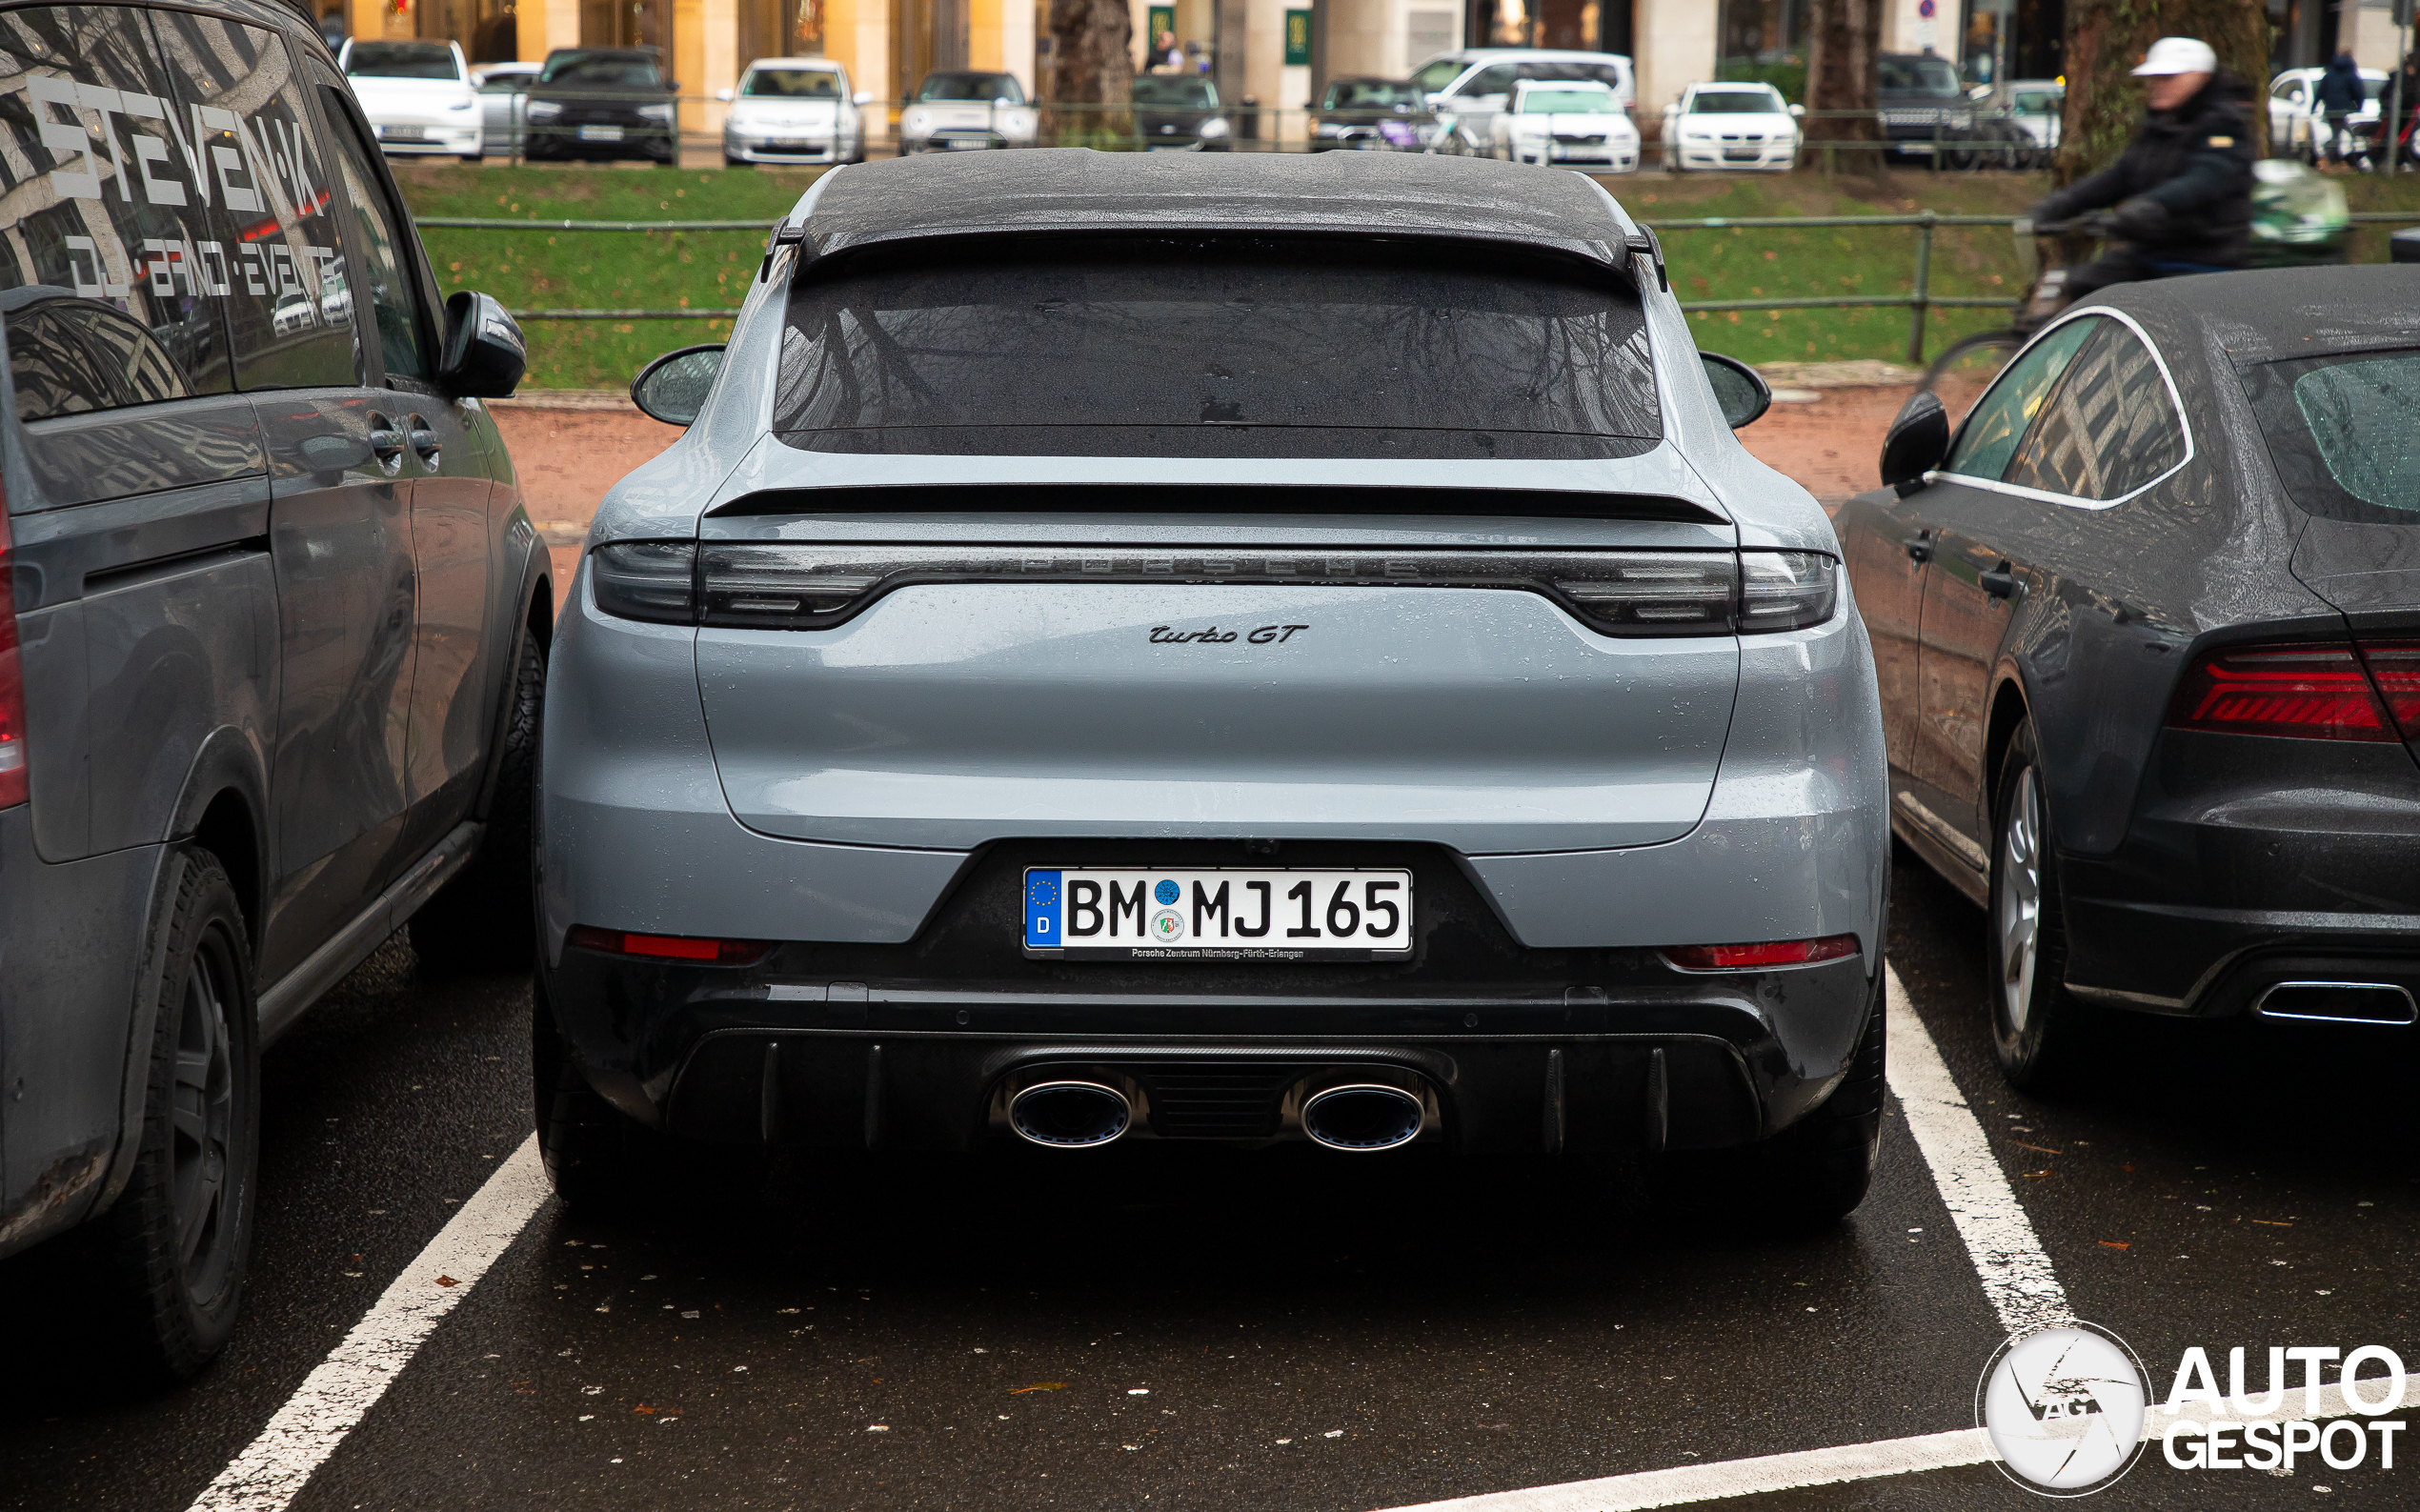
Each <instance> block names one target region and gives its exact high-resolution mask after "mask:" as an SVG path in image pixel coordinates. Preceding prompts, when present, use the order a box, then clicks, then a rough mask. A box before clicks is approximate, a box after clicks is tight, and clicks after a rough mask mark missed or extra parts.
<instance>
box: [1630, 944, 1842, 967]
mask: <svg viewBox="0 0 2420 1512" xmlns="http://www.w3.org/2000/svg"><path fill="white" fill-rule="evenodd" d="M1856 954H1857V937H1856V936H1854V935H1826V936H1825V937H1823V938H1821V939H1768V940H1765V941H1762V942H1761V943H1758V944H1754V945H1667V946H1665V947H1664V959H1666V960H1668V961H1670V962H1671V963H1672V964H1673V965H1675V966H1678V967H1680V968H1681V969H1682V970H1683V971H1749V970H1753V969H1756V968H1758V967H1765V966H1808V965H1812V964H1814V963H1815V962H1816V961H1819V960H1845V959H1846V958H1849V957H1851V956H1854V955H1856Z"/></svg>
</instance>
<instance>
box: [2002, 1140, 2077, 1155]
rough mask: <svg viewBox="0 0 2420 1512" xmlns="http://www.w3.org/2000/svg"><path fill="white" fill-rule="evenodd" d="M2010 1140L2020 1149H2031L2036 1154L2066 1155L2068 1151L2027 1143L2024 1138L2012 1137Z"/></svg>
mask: <svg viewBox="0 0 2420 1512" xmlns="http://www.w3.org/2000/svg"><path fill="white" fill-rule="evenodd" d="M2008 1142H2009V1143H2010V1144H2013V1145H2015V1146H2016V1147H2017V1148H2018V1149H2020V1150H2031V1151H2032V1152H2033V1153H2034V1154H2036V1155H2065V1154H2067V1151H2065V1150H2050V1149H2045V1148H2044V1147H2043V1146H2041V1145H2039V1144H2027V1143H2026V1142H2025V1141H2024V1140H2023V1139H2010V1140H2009V1141H2008Z"/></svg>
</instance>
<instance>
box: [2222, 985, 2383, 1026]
mask: <svg viewBox="0 0 2420 1512" xmlns="http://www.w3.org/2000/svg"><path fill="white" fill-rule="evenodd" d="M2252 1011H2253V1012H2254V1013H2256V1014H2258V1015H2260V1016H2261V1017H2262V1018H2300V1019H2304V1020H2307V1021H2309V1022H2311V1023H2328V1024H2408V1023H2413V1022H2420V1009H2416V1008H2415V1007H2414V1006H2413V1003H2412V1000H2411V994H2410V993H2409V992H2406V991H2405V990H2404V989H2402V988H2401V987H2398V986H2396V985H2395V984H2394V983H2392V982H2385V981H2281V982H2279V983H2277V984H2276V985H2275V986H2273V987H2271V988H2269V990H2268V991H2267V992H2265V993H2262V994H2261V995H2260V1000H2259V1001H2258V1002H2256V1003H2254V1004H2253V1005H2252Z"/></svg>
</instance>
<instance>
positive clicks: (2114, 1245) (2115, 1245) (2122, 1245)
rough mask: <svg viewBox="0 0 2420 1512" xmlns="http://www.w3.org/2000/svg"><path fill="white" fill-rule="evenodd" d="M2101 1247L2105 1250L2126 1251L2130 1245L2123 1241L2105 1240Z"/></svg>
mask: <svg viewBox="0 0 2420 1512" xmlns="http://www.w3.org/2000/svg"><path fill="white" fill-rule="evenodd" d="M2101 1247H2102V1248H2103V1249H2126V1248H2128V1243H2127V1242H2126V1241H2125V1240H2114V1239H2105V1240H2102V1241H2101Z"/></svg>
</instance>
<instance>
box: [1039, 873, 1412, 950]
mask: <svg viewBox="0 0 2420 1512" xmlns="http://www.w3.org/2000/svg"><path fill="white" fill-rule="evenodd" d="M1025 948H1026V950H1028V951H1029V952H1039V953H1047V954H1049V955H1053V956H1060V957H1074V958H1084V957H1104V958H1117V959H1121V960H1126V959H1136V960H1199V959H1202V958H1212V957H1220V958H1236V959H1244V960H1250V959H1265V960H1303V959H1326V960H1365V959H1368V958H1372V957H1380V956H1402V955H1408V954H1410V952H1411V948H1412V874H1411V873H1409V872H1402V871H1318V870H1289V869H1286V868H1281V867H1270V868H1267V869H1265V870H1260V869H1238V870H1230V871H1164V872H1148V871H1130V870H1125V869H1122V868H1115V869H1113V868H1098V867H1097V868H1085V869H1081V870H1063V871H1051V870H1046V869H1044V868H1040V867H1035V868H1033V869H1030V870H1028V871H1027V872H1026V874H1025Z"/></svg>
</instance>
